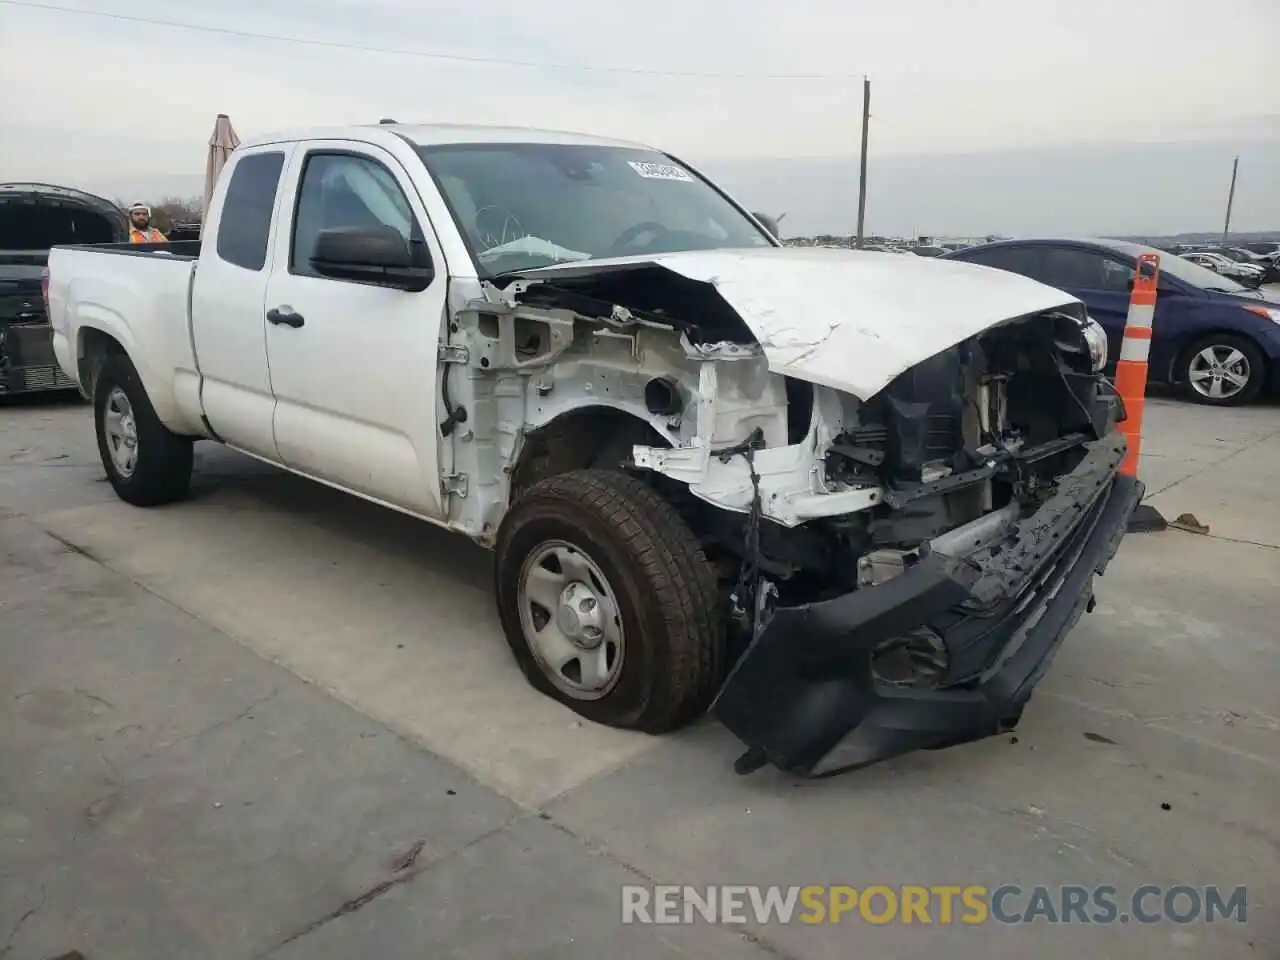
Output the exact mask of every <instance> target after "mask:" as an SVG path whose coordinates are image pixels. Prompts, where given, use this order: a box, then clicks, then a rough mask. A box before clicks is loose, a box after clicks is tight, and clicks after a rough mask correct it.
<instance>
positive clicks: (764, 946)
mask: <svg viewBox="0 0 1280 960" xmlns="http://www.w3.org/2000/svg"><path fill="white" fill-rule="evenodd" d="M537 816H538V819H539V820H541V821H543V822H544V823H546V824H547V825H548V826H551V827H554V828H555V829H556V830H559V831H560V832H561V833H563V834H565V835H566V836H568V837H571V838H573V839H574V840H575V841H577V842H578V843H579V844H581V845H582V846H583V847H584V848H585V849H586V851H587V852H588V853H590V854H592V855H593V856H597V857H600V858H602V859H604V860H608V861H609V862H610V863H612V864H615V865H617V866H619V867H621V868H622V869H623V870H626V871H627V872H628V873H632V874H634V875H635V876H637V877H639V878H640V879H641V880H643V881H644V882H645V883H646V884H647V885H648V886H650V887H655V886H658V885H659V880H658V879H657V878H656V877H654V876H652V875H651V874H649V873H646V872H645V871H644V870H641V869H640V868H639V867H637V866H636V865H635V864H633V863H628V862H627V861H626V860H623V859H622V858H621V857H619V856H617V855H616V854H614V853H612V852H611V851H610V850H608V849H606V848H605V847H602V846H600V845H599V844H597V843H594V842H592V841H591V839H590V838H588V837H584V836H581V835H580V834H577V833H574V832H573V831H572V830H570V829H569V828H568V827H567V826H565V825H564V824H563V823H560V822H559V821H558V820H554V819H552V817H551V814H549V813H547V812H546V811H541V812H539V813H538V815H537ZM728 933H729V934H730V935H732V936H736V937H737V938H738V939H739V940H742V941H743V942H745V943H749V944H751V945H752V946H754V947H757V948H758V949H760V950H761V951H762V952H764V953H767V954H768V955H769V956H771V957H776V958H777V960H800V958H799V957H798V956H796V955H795V954H793V953H789V952H788V951H786V950H784V949H783V948H782V947H780V946H778V944H776V943H774V942H773V941H772V940H770V939H769V938H768V937H766V936H764V935H763V934H760V933H756V932H755V931H754V930H736V931H728ZM663 942H664V943H666V944H667V945H668V946H670V947H672V948H673V949H677V950H679V948H678V947H676V945H675V944H673V943H671V942H669V941H667V940H666V939H665V938H663ZM679 952H681V953H683V952H684V951H683V950H680V951H679Z"/></svg>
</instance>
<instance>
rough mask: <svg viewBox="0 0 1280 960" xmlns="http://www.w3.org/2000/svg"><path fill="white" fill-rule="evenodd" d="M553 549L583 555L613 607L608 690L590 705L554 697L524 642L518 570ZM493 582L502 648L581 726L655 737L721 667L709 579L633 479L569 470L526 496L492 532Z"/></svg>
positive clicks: (673, 524)
mask: <svg viewBox="0 0 1280 960" xmlns="http://www.w3.org/2000/svg"><path fill="white" fill-rule="evenodd" d="M555 541H559V542H561V543H563V544H567V545H569V546H570V547H572V548H573V549H574V550H576V551H580V552H581V553H583V554H586V555H587V557H588V558H590V560H591V561H592V562H594V563H595V565H596V566H597V567H598V568H599V570H600V573H601V574H603V576H604V578H605V580H606V581H607V584H608V586H609V587H610V588H611V589H612V593H613V595H614V597H615V599H616V601H617V607H618V613H619V614H620V622H621V626H622V631H623V634H622V635H623V644H622V650H623V655H622V661H621V665H620V667H619V668H618V670H619V673H618V675H617V679H616V682H614V684H613V686H612V688H611V689H609V690H608V692H606V693H604V694H603V695H602V696H600V697H599V699H592V700H584V699H576V698H575V697H573V696H571V695H569V694H566V693H565V692H564V691H562V690H561V689H560V688H559V687H557V686H556V684H555V683H554V682H553V681H552V680H551V678H550V677H549V676H548V675H547V673H546V672H545V671H544V670H543V667H542V666H541V665H540V663H539V660H538V658H537V656H536V655H535V654H534V652H533V650H532V648H531V647H530V644H529V642H528V641H526V639H525V633H524V628H523V626H522V622H521V621H522V617H521V610H520V601H519V593H520V578H521V576H522V570H523V567H524V565H525V562H526V561H527V560H530V559H531V558H532V557H534V556H535V555H536V552H537V551H538V550H539V549H540V548H541V547H542V546H544V545H546V544H548V543H551V542H555ZM494 575H495V581H496V587H497V599H498V612H499V615H500V617H501V619H502V628H503V630H504V632H505V633H506V637H507V643H508V644H510V646H511V651H512V653H514V654H515V658H516V661H517V662H518V663H519V665H520V669H521V670H523V671H524V675H525V677H526V678H528V680H529V683H530V684H532V685H533V686H534V687H535V688H536V689H537V690H539V691H541V692H542V693H545V694H546V695H547V696H550V697H552V698H554V699H556V700H559V701H560V702H561V703H563V704H565V705H566V706H568V707H570V708H571V709H572V710H574V711H575V712H577V713H578V714H580V715H581V716H583V717H586V718H587V719H589V720H592V721H595V722H597V723H602V724H606V725H608V726H611V727H621V728H624V729H630V730H641V731H644V732H646V733H663V732H665V731H668V730H672V729H675V728H677V727H680V726H683V725H684V724H686V723H688V722H690V721H691V720H693V719H695V718H697V717H698V716H699V715H700V714H702V713H703V712H704V711H705V710H706V708H707V706H708V705H709V703H710V701H711V699H712V697H713V696H714V695H715V692H716V689H717V686H718V683H719V681H720V678H721V671H722V669H723V661H724V618H723V610H722V609H721V601H720V593H719V590H718V588H717V582H716V577H715V573H714V571H713V570H712V567H711V565H710V564H709V563H708V561H707V558H706V555H705V554H704V553H703V551H702V548H701V547H700V546H699V545H698V541H697V539H696V538H695V537H694V535H693V533H692V532H691V531H690V530H689V528H688V526H686V525H685V523H684V521H683V520H681V519H680V516H679V514H678V513H676V511H675V509H674V508H673V507H672V506H671V505H670V504H668V503H667V502H666V501H665V500H663V499H662V498H661V497H659V496H658V494H657V493H655V492H654V491H653V490H651V489H650V488H649V487H647V486H645V485H644V484H643V483H641V482H640V481H639V480H637V479H636V478H634V477H632V476H629V475H627V474H624V473H620V472H617V471H611V470H575V471H572V472H570V473H565V474H560V475H559V476H554V477H549V478H548V479H546V480H543V481H540V482H538V483H536V484H534V485H532V486H531V487H529V489H528V490H526V491H525V492H524V493H523V495H522V496H521V497H520V499H519V500H517V501H516V502H515V503H514V504H513V505H512V507H511V509H510V510H509V511H508V512H507V515H506V517H505V518H504V519H503V522H502V526H501V528H500V529H499V531H498V542H497V549H496V551H495V560H494Z"/></svg>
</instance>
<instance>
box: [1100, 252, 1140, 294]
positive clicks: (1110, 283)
mask: <svg viewBox="0 0 1280 960" xmlns="http://www.w3.org/2000/svg"><path fill="white" fill-rule="evenodd" d="M1102 281H1103V284H1104V286H1103V288H1102V289H1104V290H1110V291H1112V292H1115V293H1128V292H1129V285H1130V284H1131V283H1132V282H1133V267H1131V266H1129V265H1128V264H1127V263H1121V262H1120V261H1119V260H1112V259H1111V258H1110V257H1104V258H1103V260H1102Z"/></svg>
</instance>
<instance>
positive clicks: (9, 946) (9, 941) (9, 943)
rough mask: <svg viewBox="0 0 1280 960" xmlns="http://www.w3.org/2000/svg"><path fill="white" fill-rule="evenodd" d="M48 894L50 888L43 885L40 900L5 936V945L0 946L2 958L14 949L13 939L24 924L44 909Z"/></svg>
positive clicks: (0, 956)
mask: <svg viewBox="0 0 1280 960" xmlns="http://www.w3.org/2000/svg"><path fill="white" fill-rule="evenodd" d="M48 896H49V892H48V890H47V889H46V888H44V887H41V888H40V902H39V903H37V904H36V905H35V906H34V907H31V908H30V909H29V910H27V912H26V913H24V914H23V915H22V916H20V917H19V918H18V919H17V922H16V923H14V925H13V926H12V927H11V928H10V930H9V935H8V936H7V937H5V938H4V946H2V947H0V958H3V957H7V956H8V955H9V953H10V951H12V950H13V941H14V939H15V938H16V937H17V936H18V933H19V931H21V930H22V925H23V924H24V923H26V922H27V921H28V920H30V919H31V918H32V917H34V916H35V915H36V914H37V913H39V912H40V911H41V909H43V907H44V902H45V900H46V899H47V898H48Z"/></svg>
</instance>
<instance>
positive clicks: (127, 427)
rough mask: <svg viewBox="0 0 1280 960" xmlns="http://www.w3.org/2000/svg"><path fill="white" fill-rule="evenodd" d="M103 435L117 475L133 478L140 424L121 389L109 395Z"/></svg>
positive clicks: (136, 462) (103, 422)
mask: <svg viewBox="0 0 1280 960" xmlns="http://www.w3.org/2000/svg"><path fill="white" fill-rule="evenodd" d="M102 434H103V439H104V440H106V442H107V452H108V453H109V454H110V455H111V463H112V465H113V466H114V467H115V468H116V473H118V474H120V476H122V477H126V478H128V477H132V476H133V471H134V469H135V468H136V467H137V465H138V424H137V421H136V420H134V417H133V405H132V404H131V403H129V398H128V397H126V396H125V393H124V391H123V390H121V389H120V388H119V387H115V388H113V389H112V391H111V392H110V393H109V394H107V407H106V410H105V411H104V414H103V418H102Z"/></svg>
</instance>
